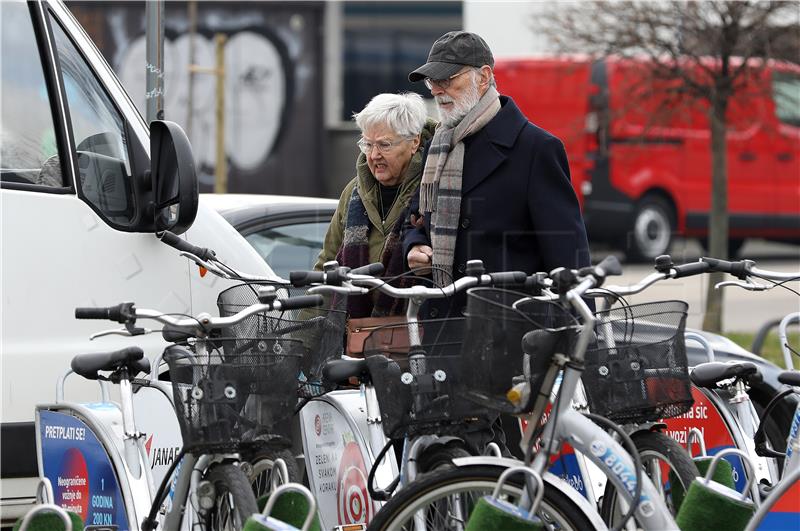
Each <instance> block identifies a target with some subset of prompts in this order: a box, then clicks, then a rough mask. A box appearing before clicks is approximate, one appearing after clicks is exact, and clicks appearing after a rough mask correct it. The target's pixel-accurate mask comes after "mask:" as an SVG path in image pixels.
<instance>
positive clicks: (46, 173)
mask: <svg viewBox="0 0 800 531" xmlns="http://www.w3.org/2000/svg"><path fill="white" fill-rule="evenodd" d="M0 29H1V30H2V31H0V48H2V49H3V50H14V53H4V54H3V60H2V61H1V62H0V63H2V76H3V77H2V83H3V85H2V89H0V180H2V181H3V182H13V183H22V184H38V185H43V186H51V187H63V186H65V182H64V178H63V174H62V172H61V163H60V160H59V157H58V146H57V144H56V135H55V127H54V126H53V112H52V110H51V108H50V98H49V96H48V92H47V85H46V83H45V79H44V72H43V70H42V63H41V60H40V57H39V50H38V47H37V45H36V36H35V35H34V29H33V22H32V21H31V15H30V10H29V9H28V6H27V4H26V3H24V2H0Z"/></svg>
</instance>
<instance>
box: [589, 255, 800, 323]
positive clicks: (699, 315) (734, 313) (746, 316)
mask: <svg viewBox="0 0 800 531" xmlns="http://www.w3.org/2000/svg"><path fill="white" fill-rule="evenodd" d="M671 251H672V257H673V261H674V262H675V263H676V264H677V263H685V262H689V261H695V260H697V258H699V257H700V256H701V255H702V249H701V248H700V246H699V245H697V244H696V243H695V242H692V241H687V242H678V243H677V244H676V245H675V246H673V249H672V250H671ZM604 254H607V252H606V253H603V250H594V251H593V258H594V259H595V260H599V259H601V258H602V257H603V255H604ZM739 256H740V257H741V258H748V259H751V260H754V261H755V262H756V265H757V266H758V267H759V268H761V269H769V270H775V271H782V272H795V271H797V272H800V247H798V246H792V245H779V244H771V243H767V242H761V241H753V242H747V243H746V244H745V246H744V247H743V248H742V250H741V253H740V255H739ZM623 270H624V274H623V275H622V276H621V277H613V278H610V279H609V280H608V281H607V284H614V285H619V286H626V285H629V284H635V283H636V282H638V281H639V280H641V279H642V278H644V277H645V276H646V275H648V274H649V273H651V272H652V271H653V268H652V266H650V265H643V264H635V265H634V264H624V265H623ZM727 279H728V280H735V278H733V277H728V278H727ZM707 286H708V276H707V275H698V276H695V277H689V278H682V279H678V280H669V281H663V282H660V283H658V284H655V285H653V286H651V287H650V288H649V289H647V290H645V291H644V292H643V293H640V294H638V295H634V296H632V297H628V301H629V302H631V303H636V302H649V301H657V300H665V299H681V300H685V301H686V302H688V303H689V318H688V320H687V326H689V327H692V328H700V326H701V324H702V321H703V309H704V307H705V300H706V290H707ZM787 286H788V287H790V288H792V289H794V290H795V291H797V292H800V281H792V282H790V283H787ZM723 297H724V299H723V300H724V309H723V317H722V323H723V329H724V331H726V332H755V331H757V330H758V329H759V327H761V325H762V324H763V323H764V322H766V321H768V320H772V319H780V318H781V317H783V316H784V315H786V314H787V313H790V312H796V311H800V296H798V295H796V294H794V293H792V292H790V291H788V290H786V289H781V288H773V289H770V290H768V291H762V292H751V291H746V290H744V289H741V288H737V287H728V288H725V289H724V294H723Z"/></svg>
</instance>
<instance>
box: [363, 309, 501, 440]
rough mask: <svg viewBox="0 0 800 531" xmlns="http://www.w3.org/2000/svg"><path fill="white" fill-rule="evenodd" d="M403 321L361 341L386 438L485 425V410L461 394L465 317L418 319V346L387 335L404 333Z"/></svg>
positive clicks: (437, 432)
mask: <svg viewBox="0 0 800 531" xmlns="http://www.w3.org/2000/svg"><path fill="white" fill-rule="evenodd" d="M407 326H408V325H407V324H393V325H386V326H382V327H380V328H377V329H375V330H374V331H372V333H370V335H369V337H367V339H366V341H365V342H364V356H365V358H366V360H367V367H368V368H369V373H370V377H371V378H372V382H373V384H374V386H375V392H376V394H377V397H378V404H379V406H380V410H381V421H382V424H383V431H384V433H385V434H386V435H387V436H388V437H390V438H400V437H403V436H406V435H408V436H415V435H423V434H436V435H446V434H457V433H463V432H466V431H469V430H471V429H476V428H478V427H481V426H484V425H485V426H488V425H490V424H491V419H492V418H493V417H491V415H490V414H489V412H488V411H486V410H484V409H481V408H479V407H478V406H476V405H475V404H474V403H473V402H470V401H469V400H466V399H464V398H463V397H462V396H461V390H462V389H463V384H461V383H460V381H461V378H462V372H468V370H467V371H464V370H463V369H464V363H463V361H462V359H461V345H462V343H463V338H464V319H462V318H458V319H432V320H429V321H422V322H421V323H420V325H419V326H420V328H421V335H422V344H421V345H420V346H419V347H409V346H408V345H407V344H405V345H403V346H392V344H391V342H389V341H387V340H386V338H388V337H404V336H405V334H404V333H402V332H404V331H403V330H402V329H403V328H405V327H407ZM421 356H422V357H421ZM412 367H413V370H412ZM412 373H413V375H412Z"/></svg>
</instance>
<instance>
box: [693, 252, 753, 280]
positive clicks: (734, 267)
mask: <svg viewBox="0 0 800 531" xmlns="http://www.w3.org/2000/svg"><path fill="white" fill-rule="evenodd" d="M700 261H702V262H705V263H707V264H708V267H709V271H720V272H722V273H730V274H731V275H733V276H735V277H737V278H739V279H741V280H745V279H746V278H747V264H746V263H745V261H744V260H738V261H736V262H729V261H727V260H720V259H719V258H708V257H705V256H704V257H703V258H701V259H700Z"/></svg>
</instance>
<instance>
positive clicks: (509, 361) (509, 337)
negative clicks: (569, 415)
mask: <svg viewBox="0 0 800 531" xmlns="http://www.w3.org/2000/svg"><path fill="white" fill-rule="evenodd" d="M465 315H466V328H467V330H466V337H465V339H464V351H463V355H464V366H465V367H469V368H470V370H469V371H468V372H467V374H465V378H464V380H463V381H464V384H465V385H466V389H465V392H466V393H467V396H469V397H470V398H471V399H472V400H474V401H475V402H477V403H479V404H481V405H484V406H486V407H489V408H491V409H494V410H497V411H500V412H504V413H513V412H517V408H516V406H515V405H514V404H512V403H511V402H509V401H508V399H507V398H506V394H507V392H508V391H509V389H511V387H512V385H513V383H515V382H521V381H523V379H525V380H527V381H528V383H529V384H530V386H531V389H530V391H531V393H530V394H531V396H535V395H536V394H538V393H539V391H540V389H541V387H542V384H543V381H544V376H545V374H546V373H547V370H548V368H549V367H550V365H551V360H552V357H553V355H554V354H555V353H556V352H560V353H564V354H567V355H568V354H570V353H571V352H572V350H573V348H574V346H575V339H576V337H577V335H576V327H577V321H576V319H575V318H574V316H572V314H570V313H569V312H568V311H567V310H565V309H564V308H562V307H561V306H560V305H559V304H557V303H555V302H542V301H537V300H533V299H531V298H530V296H529V295H527V294H524V293H519V292H516V291H510V290H505V289H499V288H472V289H470V290H469V291H467V309H466V312H465ZM532 330H541V331H543V333H547V334H552V335H555V336H557V337H555V338H553V339H554V341H553V342H552V343H551V342H548V347H549V348H548V351H546V352H536V353H533V354H534V355H529V356H526V355H525V354H524V353H523V351H522V338H523V336H524V335H525V334H526V333H527V332H530V331H532ZM525 365H527V368H526V367H525ZM526 369H527V370H526ZM545 391H547V390H545ZM529 405H532V404H529Z"/></svg>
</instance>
